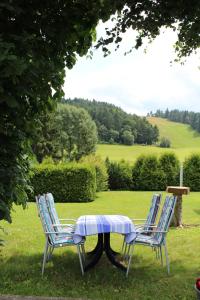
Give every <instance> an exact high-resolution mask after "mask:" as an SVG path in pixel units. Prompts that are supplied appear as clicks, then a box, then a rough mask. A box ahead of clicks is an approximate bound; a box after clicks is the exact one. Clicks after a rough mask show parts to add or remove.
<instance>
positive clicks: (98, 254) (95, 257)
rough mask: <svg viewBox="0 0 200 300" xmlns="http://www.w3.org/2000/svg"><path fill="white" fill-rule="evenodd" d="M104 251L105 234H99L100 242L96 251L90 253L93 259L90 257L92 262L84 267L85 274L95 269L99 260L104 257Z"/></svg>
mask: <svg viewBox="0 0 200 300" xmlns="http://www.w3.org/2000/svg"><path fill="white" fill-rule="evenodd" d="M103 250H104V246H103V233H99V234H98V242H97V245H96V247H95V248H94V250H92V251H91V252H89V254H90V255H91V257H90V261H89V262H88V263H87V264H86V265H85V266H84V271H85V272H86V271H88V270H89V269H91V268H93V267H94V266H95V265H96V264H97V263H98V261H99V259H100V258H101V256H102V253H103Z"/></svg>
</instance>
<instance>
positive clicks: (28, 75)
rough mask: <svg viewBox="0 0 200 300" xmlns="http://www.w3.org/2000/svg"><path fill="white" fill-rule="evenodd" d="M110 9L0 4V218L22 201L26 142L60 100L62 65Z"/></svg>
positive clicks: (87, 4) (101, 4) (80, 4)
mask: <svg viewBox="0 0 200 300" xmlns="http://www.w3.org/2000/svg"><path fill="white" fill-rule="evenodd" d="M116 9H117V1H114V2H112V3H111V2H110V1H100V0H99V1H82V0H80V1H59V0H49V1H38V0H36V1H32V0H16V1H12V0H2V1H0V16H1V17H0V28H1V31H0V70H1V72H0V78H1V80H0V143H1V148H0V204H1V203H2V204H1V205H0V219H2V218H6V219H7V220H10V219H9V217H8V211H9V210H10V209H11V207H12V203H13V202H15V203H21V202H22V203H25V202H26V200H27V196H26V191H25V190H26V187H27V184H28V160H27V153H28V151H29V150H30V147H29V141H30V138H31V137H32V136H33V134H34V131H35V127H36V126H35V123H37V122H38V118H39V116H40V114H41V113H42V112H43V113H45V112H46V111H47V110H49V109H50V107H51V106H52V102H53V101H55V100H57V99H59V98H60V97H61V96H63V91H62V85H63V83H64V76H65V67H67V68H72V67H73V65H74V64H75V62H76V55H77V54H79V55H81V56H82V55H85V54H86V53H87V50H88V49H89V48H90V46H91V44H92V39H93V36H94V32H95V27H96V26H97V23H98V21H99V19H103V20H104V21H105V20H107V19H108V18H109V16H110V15H111V14H112V13H114V12H115V11H116ZM3 203H5V204H6V205H3ZM6 207H7V208H8V210H7V209H6Z"/></svg>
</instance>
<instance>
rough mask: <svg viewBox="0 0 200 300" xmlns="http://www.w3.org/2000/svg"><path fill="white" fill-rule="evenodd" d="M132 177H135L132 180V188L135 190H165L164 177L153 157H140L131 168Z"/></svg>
mask: <svg viewBox="0 0 200 300" xmlns="http://www.w3.org/2000/svg"><path fill="white" fill-rule="evenodd" d="M138 167H139V168H138ZM133 175H134V176H136V177H134V178H133V179H134V185H133V188H134V189H136V190H142V191H158V190H165V188H166V175H165V173H164V171H163V170H162V169H161V167H160V164H159V161H158V159H157V157H156V156H154V155H148V156H143V157H140V158H139V162H138V161H136V164H135V166H134V167H133Z"/></svg>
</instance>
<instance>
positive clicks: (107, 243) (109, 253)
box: [104, 233, 126, 271]
mask: <svg viewBox="0 0 200 300" xmlns="http://www.w3.org/2000/svg"><path fill="white" fill-rule="evenodd" d="M104 250H105V252H106V255H107V257H108V259H109V260H110V261H111V263H112V264H113V265H114V266H116V267H117V268H119V269H121V270H123V271H126V267H125V266H124V265H122V264H121V263H120V262H119V261H117V260H116V259H115V256H116V254H115V253H116V252H115V251H113V250H112V248H111V247H110V233H104Z"/></svg>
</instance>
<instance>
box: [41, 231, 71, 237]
mask: <svg viewBox="0 0 200 300" xmlns="http://www.w3.org/2000/svg"><path fill="white" fill-rule="evenodd" d="M44 233H45V234H46V235H48V234H57V235H63V234H64V235H65V236H72V234H71V233H68V232H64V231H63V232H62V231H61V232H55V231H45V232H44Z"/></svg>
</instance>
